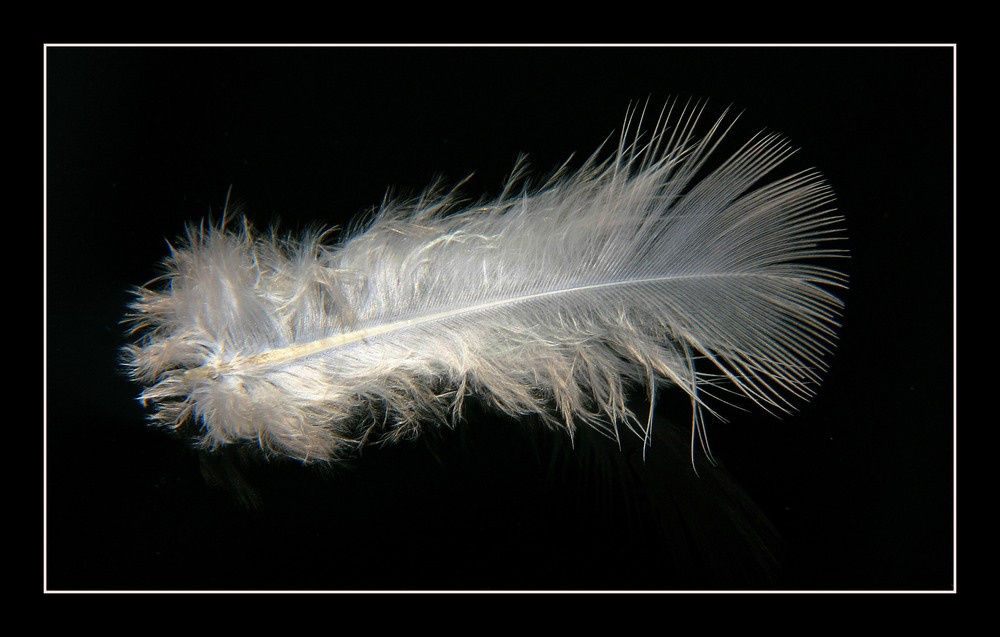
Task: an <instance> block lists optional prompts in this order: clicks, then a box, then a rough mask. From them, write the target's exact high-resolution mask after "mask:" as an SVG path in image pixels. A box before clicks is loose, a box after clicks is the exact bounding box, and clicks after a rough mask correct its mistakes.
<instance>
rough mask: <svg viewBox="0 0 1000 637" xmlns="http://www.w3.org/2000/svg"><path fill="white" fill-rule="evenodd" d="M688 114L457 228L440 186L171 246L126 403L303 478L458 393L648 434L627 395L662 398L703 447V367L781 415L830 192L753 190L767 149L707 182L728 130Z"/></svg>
mask: <svg viewBox="0 0 1000 637" xmlns="http://www.w3.org/2000/svg"><path fill="white" fill-rule="evenodd" d="M634 114H635V113H634V112H633V113H632V114H630V118H629V122H628V123H627V126H626V130H629V129H630V127H631V124H632V121H633V116H634ZM699 114H700V110H699V109H696V108H687V107H685V109H684V112H683V113H682V116H681V117H680V119H679V120H678V121H679V125H678V126H675V127H673V128H671V129H670V130H669V134H668V129H667V127H666V125H665V122H667V121H671V120H670V118H671V117H672V114H671V113H670V112H667V113H666V114H661V122H663V123H662V124H657V128H656V129H655V130H654V133H653V135H652V136H651V138H650V140H649V141H648V142H647V143H646V144H640V142H639V138H638V135H636V136H635V137H633V138H631V141H628V140H629V139H630V135H628V134H623V135H622V138H621V143H620V144H619V147H618V150H617V152H616V153H615V154H614V155H613V157H612V158H611V159H609V160H606V161H603V162H602V161H599V160H598V159H597V155H595V156H593V157H591V159H590V160H588V161H587V162H586V163H585V165H584V167H583V168H582V169H580V170H579V171H577V172H575V173H571V172H569V171H567V170H566V169H565V167H564V168H563V169H562V170H561V171H559V172H558V173H557V175H556V176H555V177H553V178H551V179H550V180H549V181H548V182H547V183H545V184H544V185H543V186H542V187H540V188H538V189H534V190H532V189H530V188H527V187H522V189H521V190H520V191H518V190H517V188H518V186H517V185H516V184H518V183H519V182H518V180H517V179H513V178H512V179H511V180H510V181H509V182H508V183H507V184H506V185H505V188H504V192H503V193H502V194H501V195H500V197H499V198H498V199H496V200H494V201H487V202H481V203H479V204H476V205H475V206H473V207H471V208H469V209H468V210H465V211H463V210H461V209H460V199H459V197H458V195H457V194H456V192H455V191H450V192H444V193H441V192H439V191H428V193H425V195H424V196H423V197H422V198H421V199H419V200H417V201H415V202H412V203H409V204H406V203H398V202H393V201H389V200H387V201H385V202H383V205H382V207H381V209H380V210H378V211H377V212H376V213H375V214H374V215H373V216H372V217H371V218H370V219H369V220H368V222H367V224H366V225H365V226H363V227H360V228H357V229H355V230H353V231H352V232H351V233H349V234H348V236H347V237H346V238H345V239H343V240H341V241H340V242H339V243H332V242H330V241H329V238H330V237H329V235H327V234H324V233H322V232H320V231H316V232H311V233H306V234H305V235H304V236H303V237H285V238H282V237H279V236H277V235H276V234H274V233H272V234H271V235H257V234H256V233H255V232H254V231H253V230H252V228H250V226H249V224H246V223H245V224H244V226H243V227H242V228H239V229H235V230H234V229H232V228H231V227H228V226H227V224H226V223H225V222H223V223H220V224H218V225H213V224H208V225H207V226H206V225H202V226H200V227H198V228H194V227H192V228H189V231H188V238H187V241H186V243H185V244H184V245H182V246H181V247H179V248H178V249H176V250H174V251H172V254H171V256H170V258H169V259H168V262H167V265H166V268H167V272H168V274H167V281H168V285H166V286H164V287H161V288H158V289H153V288H151V287H150V286H147V287H145V288H143V289H142V290H140V291H139V293H138V296H137V300H136V302H135V303H134V305H133V312H134V314H135V317H136V319H135V320H136V329H137V331H138V332H140V333H143V334H144V336H143V337H142V340H140V342H139V343H137V344H136V345H134V346H132V347H130V348H129V349H128V350H127V353H126V357H127V359H128V361H129V365H130V369H131V371H132V373H133V375H134V376H135V377H136V379H137V380H139V381H140V382H142V383H143V384H145V385H147V388H146V390H145V391H144V393H143V398H144V400H146V401H149V402H152V403H155V404H156V405H157V406H158V412H157V414H156V416H155V418H156V419H157V420H158V421H160V422H164V423H166V424H169V425H171V426H179V425H180V424H182V423H183V422H184V421H186V420H188V419H195V420H197V421H198V422H199V423H200V426H201V429H202V431H203V435H204V443H205V444H206V445H207V446H215V445H219V444H227V443H232V442H237V441H240V440H251V441H255V442H256V443H257V444H259V445H261V447H262V448H264V449H266V450H271V451H274V452H276V453H279V454H283V455H289V456H292V457H296V458H299V459H302V460H323V459H328V458H331V457H338V456H340V455H342V454H345V453H348V452H350V451H351V450H352V449H354V448H356V447H357V446H358V445H359V444H362V443H363V442H364V441H366V440H368V439H370V438H371V437H372V436H373V435H375V432H376V431H378V432H380V433H384V434H386V435H387V436H388V437H389V438H391V439H395V438H398V437H403V436H408V435H413V434H415V433H416V432H418V431H419V428H420V426H421V425H420V423H422V422H425V421H433V422H443V423H451V424H453V423H455V422H456V421H457V419H458V418H459V417H460V414H461V410H462V406H463V403H464V400H465V398H466V397H467V396H468V395H473V394H474V395H477V396H479V397H480V398H482V399H484V400H485V401H486V402H487V403H488V404H491V405H493V406H495V407H496V408H498V409H500V410H501V411H503V412H505V413H508V414H511V415H513V416H515V417H516V416H521V415H525V414H538V415H540V416H541V418H542V420H543V421H545V422H547V423H549V424H550V425H552V426H556V427H561V428H564V429H565V430H567V431H568V432H570V433H572V431H573V430H574V428H575V427H576V426H577V424H582V423H588V424H591V425H594V426H596V427H598V428H599V429H603V430H605V431H606V432H608V433H610V434H612V435H614V436H617V435H618V426H620V425H624V426H625V427H626V428H629V429H632V430H634V431H635V432H636V434H637V435H639V436H641V437H642V438H643V439H648V436H649V429H650V427H651V426H652V419H651V414H650V418H648V419H645V422H644V423H642V424H639V423H640V421H639V420H638V419H637V418H636V416H635V414H634V413H633V412H632V411H631V410H630V408H629V407H628V400H627V395H628V392H629V390H630V388H634V387H646V388H647V390H646V392H647V394H648V395H649V397H650V398H651V402H652V398H654V397H655V390H656V388H657V387H660V386H663V385H667V384H669V385H675V386H677V387H679V388H680V389H682V390H683V391H685V392H686V393H687V394H688V395H689V397H690V398H691V400H692V404H693V412H694V416H693V418H694V420H693V428H692V435H693V436H697V437H698V438H699V439H702V438H703V433H704V432H703V427H704V423H703V421H702V420H700V418H701V414H702V410H703V409H707V410H710V409H711V407H710V406H709V404H708V402H707V400H706V398H707V393H706V392H709V391H711V389H712V388H714V387H716V386H718V384H719V381H718V379H717V378H715V377H714V376H713V375H711V374H709V373H707V372H705V371H703V370H699V369H698V367H699V365H698V361H699V360H701V361H704V362H708V363H711V366H713V367H715V368H716V370H717V371H718V374H719V376H721V377H725V378H727V379H728V380H729V382H730V383H732V385H733V386H734V387H735V388H736V389H737V390H738V391H739V392H740V393H743V394H745V395H747V396H749V397H750V399H751V400H753V401H754V402H756V403H758V404H759V405H761V406H762V407H764V408H765V409H768V410H777V411H783V410H789V409H792V408H793V405H794V400H797V399H801V398H803V397H808V396H809V395H811V393H812V391H813V387H814V385H815V383H816V382H818V380H819V374H820V372H821V371H822V369H823V368H824V365H825V363H824V360H825V357H826V356H827V354H828V352H829V350H830V348H831V347H832V344H833V341H834V338H835V328H836V319H837V316H838V312H839V309H840V302H839V300H838V299H837V298H836V297H835V296H834V295H833V294H832V292H831V288H835V287H836V286H840V285H843V283H844V281H843V278H842V276H841V275H840V274H839V273H837V272H836V271H835V270H832V269H829V268H826V267H823V266H819V265H814V264H813V263H812V261H813V260H815V259H821V258H827V257H834V256H837V255H838V254H840V253H839V252H837V250H836V248H835V247H828V245H827V244H828V243H829V242H830V241H836V240H838V239H839V238H840V237H841V234H840V230H839V221H838V220H837V219H836V218H835V217H833V216H832V215H831V214H830V212H829V211H827V210H825V208H824V207H825V206H827V205H828V204H829V203H830V201H831V199H832V193H831V191H830V189H829V187H828V186H826V185H825V184H824V183H823V182H822V180H821V178H820V177H819V175H818V174H816V173H814V172H808V171H807V172H803V173H798V174H795V175H791V176H788V177H785V178H782V179H778V180H776V181H773V182H771V183H770V184H768V185H763V186H759V187H755V184H758V183H760V182H761V180H762V179H763V178H764V176H765V175H767V174H769V173H770V172H771V171H773V170H774V169H775V168H776V167H777V166H778V165H780V164H781V162H783V161H784V160H786V159H787V157H788V156H789V154H790V152H791V150H790V147H789V146H788V144H787V143H786V142H784V140H782V139H781V138H779V137H777V136H771V135H762V136H758V137H757V138H755V139H754V140H751V142H748V144H747V145H745V146H744V147H743V148H742V149H740V150H739V151H738V152H737V153H735V154H734V155H733V156H732V157H731V158H729V159H728V160H726V161H725V162H723V163H722V164H720V165H719V166H718V167H717V168H715V169H714V170H711V171H709V172H708V173H707V174H706V175H705V176H703V177H702V176H701V173H702V171H703V169H704V167H705V165H706V162H707V161H708V159H709V157H710V156H711V155H712V152H713V151H714V150H715V149H716V147H717V145H718V143H719V142H720V141H721V137H722V136H723V135H724V134H725V132H726V130H728V129H725V130H724V129H723V127H724V124H725V122H724V119H720V120H718V121H717V122H716V123H715V125H714V126H713V127H712V128H711V130H710V131H709V133H708V134H707V135H706V136H705V137H703V138H701V139H700V140H695V138H694V128H695V124H696V122H697V118H698V116H699ZM635 119H636V120H637V124H636V127H637V128H639V127H641V117H636V118H635ZM523 171H524V164H523V163H519V164H518V168H517V169H516V171H515V173H516V174H519V173H521V172H523ZM702 445H703V446H706V451H707V443H705V442H704V441H702Z"/></svg>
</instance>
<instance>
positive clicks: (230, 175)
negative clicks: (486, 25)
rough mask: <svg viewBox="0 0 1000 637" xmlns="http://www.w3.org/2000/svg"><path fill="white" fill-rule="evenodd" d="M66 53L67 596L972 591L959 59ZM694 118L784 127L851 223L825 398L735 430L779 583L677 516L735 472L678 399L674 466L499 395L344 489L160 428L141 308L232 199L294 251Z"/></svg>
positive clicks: (56, 187) (55, 328) (912, 51)
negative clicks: (688, 114)
mask: <svg viewBox="0 0 1000 637" xmlns="http://www.w3.org/2000/svg"><path fill="white" fill-rule="evenodd" d="M46 63H47V81H46V87H47V104H46V106H47V152H48V156H47V177H48V182H47V218H46V246H47V259H46V264H47V276H46V280H47V296H46V298H47V313H46V316H47V359H46V360H47V377H46V380H47V403H46V414H47V425H46V454H45V457H46V460H47V468H46V479H47V481H46V489H45V493H46V511H47V524H46V549H47V552H46V556H47V562H46V564H47V568H46V576H47V580H46V584H47V587H48V588H49V589H61V590H65V589H69V590H92V589H113V590H134V589H266V590H273V589H335V590H358V589H379V590H385V589H394V590H398V589H516V590H524V589H598V590H619V589H655V590H660V589H673V588H723V589H728V588H746V587H749V588H757V587H761V588H768V587H775V588H780V589H811V590H815V589H819V590H826V589H851V590H856V589H876V590H886V589H889V590H897V589H904V590H910V589H950V588H952V586H953V585H954V582H953V579H952V575H953V571H952V555H953V553H952V548H953V538H952V523H953V518H952V510H953V507H952V505H953V495H952V494H953V481H952V471H953V461H952V457H953V445H952V438H953V429H954V422H953V412H952V407H953V402H952V400H953V395H952V389H953V385H952V379H953V374H952V372H953V367H952V342H953V341H952V334H953V315H952V292H953V287H952V282H953V279H952V274H953V269H952V260H953V256H954V244H953V232H952V228H953V222H954V211H953V198H952V186H953V177H952V157H953V155H952V151H953V139H952V133H953V124H952V122H953V118H952V115H953V97H954V96H953V51H952V49H951V48H949V47H927V48H920V47H916V48H913V47H899V48H891V47H890V48H886V47H866V48H858V47H837V48H808V47H774V48H770V47H734V48H702V47H655V48H653V47H626V48H615V47H599V48H363V47H362V48H319V49H317V48H252V49H247V48H118V47H108V48H89V47H55V48H49V49H48V51H47V59H46ZM670 97H680V98H683V99H686V98H688V97H695V98H709V107H708V113H709V115H712V116H714V115H716V114H719V113H721V112H722V110H724V109H725V108H726V107H727V106H729V105H733V107H734V108H735V109H737V110H740V111H744V114H743V115H742V116H741V119H740V123H739V124H738V126H737V129H736V132H735V133H734V134H735V135H737V136H741V135H742V136H749V135H751V134H753V133H754V132H756V131H757V130H759V129H764V128H766V129H768V130H776V131H780V132H782V133H784V134H785V135H787V136H788V137H789V138H790V139H791V140H792V142H793V143H794V144H795V145H796V146H798V147H800V148H801V149H802V150H801V151H800V153H799V154H798V155H797V156H796V158H795V159H794V160H793V162H792V163H793V167H807V166H816V167H817V168H819V169H820V170H821V171H822V172H823V173H824V174H825V176H826V177H827V179H828V181H829V182H830V183H831V184H832V186H833V188H834V190H835V191H836V193H837V199H838V203H837V205H838V209H839V210H840V212H841V213H842V214H843V215H844V216H845V217H846V225H847V228H848V233H849V247H850V249H851V260H850V262H849V263H847V264H845V269H846V270H847V271H848V272H849V273H850V276H851V289H850V291H849V292H847V293H846V294H845V295H844V297H845V300H846V301H847V310H846V313H845V316H844V319H843V320H844V328H843V330H842V332H841V342H840V347H839V348H838V350H837V352H836V355H835V356H834V357H833V358H832V359H831V369H830V372H829V374H828V376H827V381H826V382H825V384H824V386H823V387H822V389H821V390H820V392H819V394H818V396H817V397H816V398H815V399H814V400H813V401H812V402H811V403H809V404H808V405H804V406H803V407H802V410H801V411H800V412H799V413H797V414H796V415H794V416H790V417H786V418H785V419H783V420H778V419H774V418H771V417H769V416H766V415H761V414H757V413H753V412H751V413H743V412H739V411H735V410H732V411H726V416H727V417H728V418H729V419H730V422H729V423H712V425H711V432H712V442H713V445H714V446H715V449H716V451H717V454H718V455H719V457H720V458H721V460H722V461H723V463H724V464H725V466H726V468H727V470H728V472H729V474H731V475H732V476H733V477H734V479H735V480H736V482H738V483H739V484H741V485H742V487H743V488H744V489H745V491H746V492H747V493H748V494H749V496H750V497H751V498H752V499H753V500H754V501H755V502H756V503H757V505H758V506H759V507H760V510H761V511H762V512H763V514H764V515H766V516H767V517H768V518H769V519H770V520H771V522H772V523H773V525H774V527H775V529H776V530H777V532H778V534H779V535H780V536H781V538H782V542H783V549H782V563H783V565H784V566H783V570H782V571H781V572H780V573H779V574H778V575H777V576H776V577H775V579H767V580H760V581H758V580H757V579H756V578H754V577H752V576H751V577H744V576H743V575H742V574H740V573H738V571H741V569H742V567H739V566H734V565H733V564H734V563H735V562H738V561H739V559H737V558H733V559H730V558H728V557H726V556H728V555H729V552H728V551H729V550H730V548H728V547H731V546H736V547H740V546H743V545H744V543H743V542H742V541H741V539H740V538H736V539H735V540H734V539H733V538H732V537H727V536H728V535H731V534H730V533H729V532H728V531H727V530H726V529H720V528H719V526H718V525H717V523H716V521H715V520H716V518H714V517H713V514H712V513H711V512H710V513H707V514H706V513H704V512H703V511H701V509H702V508H703V506H705V503H704V502H701V501H699V500H698V498H687V497H683V496H679V495H678V494H680V493H698V492H699V490H701V489H703V488H706V486H707V485H708V486H710V485H711V484H714V482H713V480H714V479H715V478H712V477H704V476H703V477H702V478H694V477H692V475H691V474H692V473H693V472H692V470H691V467H690V465H689V464H688V463H687V459H686V454H687V449H686V447H684V443H683V442H682V443H681V444H680V445H675V447H677V449H675V450H674V451H667V450H666V449H665V448H666V447H670V446H671V445H669V444H667V443H668V442H669V441H668V440H667V434H668V433H669V430H670V429H669V425H667V424H666V423H667V421H673V422H677V423H682V424H683V423H685V422H686V421H687V419H688V417H689V414H688V411H687V406H686V404H685V403H684V401H682V400H681V401H678V400H676V397H672V396H670V395H669V394H670V392H667V395H665V396H664V397H663V399H662V401H661V402H660V403H659V405H658V408H657V418H658V421H661V422H663V423H664V425H663V426H662V427H661V430H662V431H664V432H665V433H664V434H663V435H664V438H663V439H661V444H658V445H654V449H653V451H652V452H651V455H650V457H649V458H648V459H647V460H646V463H645V464H643V463H641V462H638V463H637V462H636V460H637V457H638V452H637V450H636V449H634V448H631V447H629V446H628V445H626V448H625V449H623V450H622V451H619V450H618V449H617V448H616V447H614V445H610V444H608V443H607V441H604V440H603V439H599V438H596V437H594V436H587V435H582V436H581V438H580V439H579V440H578V441H577V449H576V450H570V449H569V448H568V444H567V442H566V440H565V439H564V438H563V437H561V436H559V435H553V434H546V433H545V432H540V431H537V429H536V428H533V427H532V425H531V423H530V422H529V423H519V422H515V421H513V420H510V419H507V418H501V417H498V416H496V415H495V414H489V413H484V412H483V411H481V410H479V409H478V408H476V407H475V406H473V407H472V408H471V409H470V412H469V413H468V414H467V418H466V422H464V423H463V424H462V425H461V426H460V427H459V428H458V429H457V430H455V431H439V432H430V433H428V435H427V436H425V437H424V439H421V440H417V441H412V442H406V443H402V444H399V445H396V446H394V447H391V448H370V449H369V450H366V451H365V453H364V455H363V457H362V458H360V459H359V460H358V461H356V462H352V463H348V464H347V466H344V467H337V468H334V469H331V470H327V471H317V470H315V469H308V468H304V467H301V466H299V465H295V464H289V463H280V462H271V463H266V464H261V463H254V462H252V461H247V460H244V459H242V458H241V457H238V456H237V455H235V454H227V455H223V456H222V457H221V458H206V457H202V456H199V454H197V453H195V452H194V451H192V450H191V449H190V448H189V446H188V445H187V444H186V443H185V442H184V441H182V440H178V439H176V438H175V437H172V436H170V435H168V434H166V433H165V432H162V431H157V430H154V429H150V428H148V427H146V426H145V425H144V411H143V409H142V407H141V406H140V405H139V404H138V402H137V401H136V400H135V397H136V395H137V393H138V388H137V387H135V386H133V385H132V384H131V383H130V382H129V381H128V380H127V379H126V378H125V376H124V374H123V373H122V372H121V371H120V369H119V367H118V365H117V356H118V350H119V349H120V347H121V346H122V345H124V344H125V342H126V338H125V335H124V327H123V326H122V325H121V323H120V321H121V318H122V316H123V314H124V312H125V307H126V305H127V303H128V301H129V294H128V289H129V288H130V287H132V286H135V285H138V284H142V283H144V282H146V281H147V280H149V279H150V278H152V277H153V276H155V274H156V273H157V269H156V265H157V263H158V262H159V261H160V260H161V259H162V258H163V257H164V256H165V254H166V243H165V239H174V238H175V237H177V236H178V235H179V234H180V233H181V232H182V231H183V224H184V223H185V222H187V221H196V220H199V219H201V218H203V217H205V216H206V215H207V214H208V213H209V212H212V213H214V214H218V213H219V212H220V211H221V209H222V206H223V204H224V202H225V200H226V195H227V191H228V190H229V189H230V187H232V192H233V197H234V199H236V200H238V201H240V202H243V203H244V209H245V211H246V212H247V214H248V215H249V217H250V218H251V219H252V220H253V221H254V222H255V223H256V224H257V225H258V226H267V225H269V224H271V223H272V222H274V221H280V227H282V228H284V229H286V230H289V231H294V230H296V229H299V228H303V227H306V226H309V225H311V224H314V223H317V222H319V223H324V224H328V225H343V224H345V223H346V222H348V221H349V220H350V219H351V218H352V217H354V216H355V215H356V214H357V213H360V212H364V211H366V210H367V209H368V208H370V207H371V206H372V205H375V204H377V203H378V202H380V201H381V199H382V197H383V195H384V194H385V192H386V190H387V189H388V188H390V187H392V188H393V189H394V191H396V192H400V193H402V194H417V193H418V192H419V191H420V190H421V189H422V188H423V187H424V186H426V185H427V184H428V183H430V182H431V181H432V180H433V179H434V178H436V177H438V176H442V177H444V178H445V180H446V182H449V183H454V182H457V181H459V180H461V179H462V178H464V177H466V176H467V175H469V174H470V173H474V176H473V178H472V179H471V180H470V182H469V183H468V185H467V186H466V187H465V189H464V191H465V192H466V193H467V194H468V195H469V196H470V197H472V198H478V197H479V196H480V195H483V194H497V193H498V192H499V190H500V188H501V186H502V184H503V181H504V178H505V177H506V175H507V173H508V172H509V171H510V169H511V168H512V166H513V164H514V162H515V159H516V158H517V156H518V155H519V154H520V153H522V152H523V153H528V154H529V156H530V159H531V162H532V165H533V166H535V167H536V168H537V169H538V170H539V172H540V173H545V172H547V171H549V170H551V169H552V168H554V167H556V166H557V165H558V164H560V163H561V162H562V161H564V160H565V159H566V158H567V157H569V156H570V155H572V154H574V153H575V154H576V156H577V157H578V158H583V157H586V156H588V155H589V154H590V153H591V152H593V151H594V150H595V149H596V148H597V147H598V146H599V145H600V144H601V143H602V142H603V141H604V140H605V139H607V138H608V137H609V136H611V135H613V134H614V133H615V132H616V130H617V129H618V128H619V127H620V124H621V122H622V120H623V118H624V114H625V111H626V108H627V107H628V106H629V104H630V103H634V102H637V101H644V100H646V99H647V98H648V99H649V100H650V102H651V103H652V104H654V105H658V104H662V103H663V102H664V101H666V100H667V99H669V98H670ZM737 139H738V137H734V139H733V140H732V141H733V143H734V144H735V143H736V141H737ZM637 401H641V398H637ZM636 409H637V410H638V411H639V412H640V413H642V412H643V411H644V407H643V406H642V403H641V402H637V407H636ZM681 435H683V432H681ZM609 450H610V451H609ZM701 473H702V474H706V473H709V472H708V471H707V470H705V469H702V471H701ZM226 475H228V476H238V477H235V478H234V477H230V478H228V479H226V478H223V477H221V476H226ZM609 476H610V477H609ZM651 478H655V479H656V480H655V484H652V486H651V483H650V480H651ZM220 482H221V483H227V482H228V483H229V484H230V486H229V487H228V488H226V487H223V486H220ZM241 482H242V483H244V484H246V485H248V486H246V487H245V488H235V487H233V486H232V485H233V484H234V483H241ZM619 482H620V485H619ZM609 485H611V486H609ZM241 497H242V498H243V499H242V500H241V499H240V498H241ZM722 501H725V499H724V498H723V499H722ZM651 502H653V503H654V504H650V503H651ZM656 502H659V504H655V503H656ZM657 507H660V508H664V507H665V508H670V509H671V510H672V511H673V513H672V514H671V520H672V522H670V523H669V524H668V526H666V527H665V529H666V530H664V528H660V527H655V524H653V523H651V522H650V521H649V515H650V513H649V511H650V509H656V508H657ZM654 527H655V528H656V530H650V529H651V528H654ZM737 535H739V533H737ZM733 550H737V551H738V550H739V549H733ZM678 555H682V556H683V555H693V556H694V557H691V558H690V561H685V558H683V557H682V558H678ZM720 556H721V557H720ZM717 561H722V562H725V563H726V564H724V565H723V566H722V567H721V568H720V567H719V566H718V564H715V562H717Z"/></svg>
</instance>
